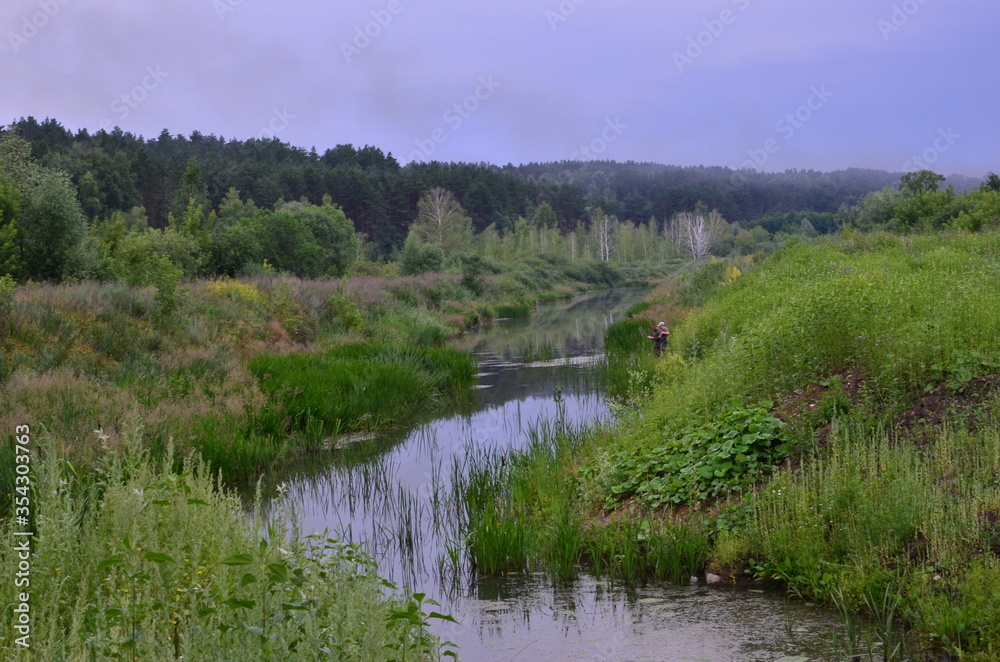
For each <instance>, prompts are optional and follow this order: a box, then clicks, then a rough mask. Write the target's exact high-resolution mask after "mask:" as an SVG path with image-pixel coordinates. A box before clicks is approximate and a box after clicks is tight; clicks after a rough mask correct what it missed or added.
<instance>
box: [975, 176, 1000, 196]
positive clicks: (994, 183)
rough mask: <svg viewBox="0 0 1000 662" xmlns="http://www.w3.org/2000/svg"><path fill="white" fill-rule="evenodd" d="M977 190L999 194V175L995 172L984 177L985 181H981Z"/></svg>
mask: <svg viewBox="0 0 1000 662" xmlns="http://www.w3.org/2000/svg"><path fill="white" fill-rule="evenodd" d="M979 189H980V190H981V191H993V192H995V193H1000V175H998V174H996V173H995V172H991V173H989V174H988V175H986V179H985V180H983V183H982V185H981V186H980V187H979Z"/></svg>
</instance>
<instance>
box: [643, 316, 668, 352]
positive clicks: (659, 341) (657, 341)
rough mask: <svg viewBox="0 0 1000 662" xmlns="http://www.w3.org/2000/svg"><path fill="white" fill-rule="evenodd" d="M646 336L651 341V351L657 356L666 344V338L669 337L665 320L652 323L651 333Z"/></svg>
mask: <svg viewBox="0 0 1000 662" xmlns="http://www.w3.org/2000/svg"><path fill="white" fill-rule="evenodd" d="M646 337H647V338H649V339H650V340H652V341H653V352H654V353H655V354H656V355H657V356H659V355H660V352H662V351H663V348H664V347H666V346H667V340H668V339H669V337H670V331H669V330H668V329H667V324H666V322H660V323H659V324H654V325H653V330H652V332H651V335H648V336H646Z"/></svg>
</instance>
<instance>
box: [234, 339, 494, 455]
mask: <svg viewBox="0 0 1000 662" xmlns="http://www.w3.org/2000/svg"><path fill="white" fill-rule="evenodd" d="M249 366H250V370H251V371H252V372H253V373H254V374H255V375H256V376H257V377H258V378H259V379H260V380H261V385H262V387H263V389H264V390H265V391H266V392H267V393H268V394H269V395H270V396H271V398H272V401H273V402H275V403H276V404H277V405H278V406H279V407H280V408H281V410H283V411H284V412H285V415H286V416H287V417H288V419H289V427H290V428H291V429H292V430H295V431H299V432H305V433H307V436H308V437H309V438H313V439H316V438H322V437H323V436H328V435H337V434H342V433H345V432H352V431H355V430H360V429H370V428H375V427H381V426H385V425H392V424H396V423H399V422H401V421H402V420H404V419H405V418H407V417H410V416H412V415H413V414H414V413H415V412H416V411H417V409H418V408H420V407H425V406H427V405H428V404H430V403H431V402H432V401H433V398H434V397H435V396H438V395H442V394H444V393H445V392H446V391H452V390H455V389H458V388H462V387H467V386H469V385H470V384H471V383H472V379H473V375H474V373H475V367H474V365H473V363H472V361H471V359H470V358H469V357H468V356H467V355H465V354H462V353H460V352H457V351H455V350H449V349H433V348H420V347H400V346H390V345H379V344H374V343H366V344H357V345H345V346H341V347H335V348H333V349H330V350H328V351H326V352H322V353H309V354H289V355H275V354H264V355H261V356H257V357H255V358H253V359H252V360H251V361H250V363H249Z"/></svg>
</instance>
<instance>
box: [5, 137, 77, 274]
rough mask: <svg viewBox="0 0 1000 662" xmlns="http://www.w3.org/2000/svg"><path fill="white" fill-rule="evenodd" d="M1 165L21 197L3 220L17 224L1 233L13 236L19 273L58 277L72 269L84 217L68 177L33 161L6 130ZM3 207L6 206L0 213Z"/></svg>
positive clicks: (28, 150) (28, 151) (24, 146)
mask: <svg viewBox="0 0 1000 662" xmlns="http://www.w3.org/2000/svg"><path fill="white" fill-rule="evenodd" d="M0 171H2V172H3V173H5V174H6V176H7V177H8V178H9V181H10V184H11V185H13V187H14V188H15V189H16V193H17V196H16V199H17V200H18V201H19V203H20V208H19V210H18V213H17V215H16V216H13V217H11V218H9V219H7V220H5V221H4V222H5V223H7V224H9V223H10V222H11V221H14V222H16V224H17V225H16V228H17V229H16V230H14V231H12V230H10V229H9V228H8V229H7V231H6V233H5V236H7V237H8V238H9V236H10V235H12V234H13V236H15V237H16V238H17V239H16V241H17V245H18V248H17V252H18V260H19V262H20V268H21V271H22V276H23V277H26V278H34V279H38V280H61V279H62V278H64V277H66V276H70V275H77V274H78V273H79V270H80V263H81V249H82V244H83V239H84V237H85V236H86V221H85V219H84V216H83V212H82V211H81V209H80V203H79V201H78V200H77V197H76V188H75V187H74V186H73V184H72V183H71V182H70V180H69V177H67V176H66V175H65V174H64V173H62V172H60V171H58V170H52V169H50V168H43V167H42V166H40V165H38V164H37V163H36V162H35V161H34V160H33V159H32V158H31V146H30V145H28V143H27V142H25V141H24V140H22V139H21V138H19V137H18V136H15V135H14V134H12V133H9V132H8V133H4V134H2V135H0ZM5 188H6V185H5ZM4 197H5V198H10V195H9V194H6V195H4ZM8 204H9V203H8ZM6 213H9V209H8V210H7V211H6V212H5V218H6Z"/></svg>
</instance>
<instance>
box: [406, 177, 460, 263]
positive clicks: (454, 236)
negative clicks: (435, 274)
mask: <svg viewBox="0 0 1000 662" xmlns="http://www.w3.org/2000/svg"><path fill="white" fill-rule="evenodd" d="M417 209H418V213H417V220H416V221H414V222H413V225H411V226H410V232H411V233H413V234H414V235H415V236H417V237H418V238H420V239H421V240H423V241H424V242H425V243H428V244H436V245H438V246H440V247H441V250H443V251H444V254H445V255H450V254H452V253H454V252H455V251H456V250H459V249H462V248H465V247H466V246H468V245H469V243H470V242H471V241H472V219H471V218H469V216H468V215H467V214H466V213H465V210H464V209H462V205H460V204H459V203H458V200H456V199H455V196H454V195H452V193H451V192H450V191H446V190H444V189H443V188H440V187H438V188H434V189H431V190H430V191H427V192H426V193H424V194H423V195H422V196H421V197H420V202H418V203H417Z"/></svg>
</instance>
